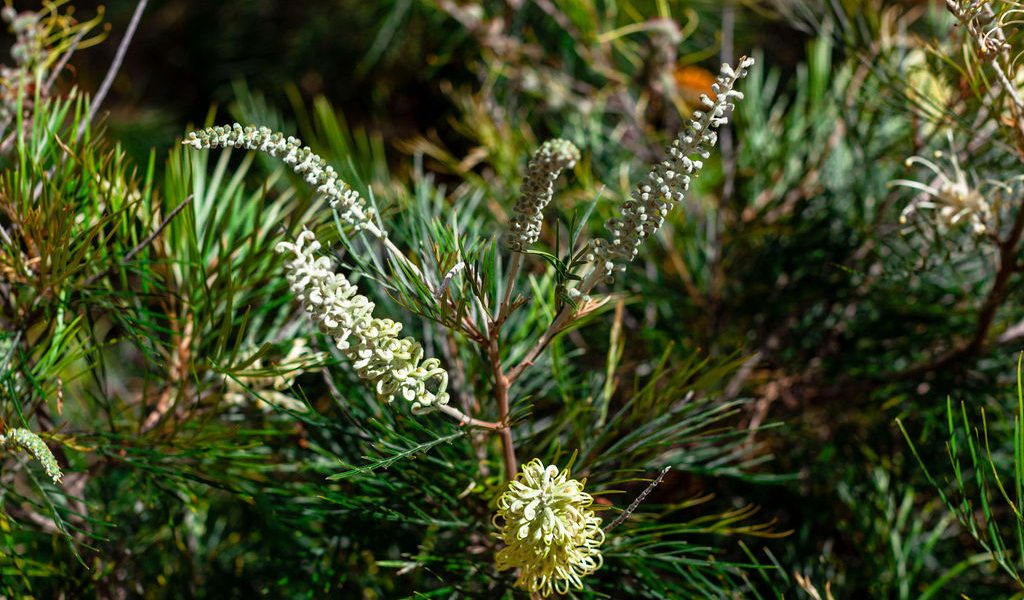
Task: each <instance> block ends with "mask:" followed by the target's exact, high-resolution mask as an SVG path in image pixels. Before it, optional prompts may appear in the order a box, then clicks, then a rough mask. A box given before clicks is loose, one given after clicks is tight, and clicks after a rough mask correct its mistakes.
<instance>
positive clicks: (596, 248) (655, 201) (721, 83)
mask: <svg viewBox="0 0 1024 600" xmlns="http://www.w3.org/2000/svg"><path fill="white" fill-rule="evenodd" d="M753 64H754V59H752V58H748V57H743V58H741V59H740V60H739V63H738V64H737V65H736V68H735V69H733V67H731V66H730V65H728V64H723V65H722V70H721V72H720V74H719V75H718V78H717V79H716V80H715V83H714V84H712V85H711V89H712V91H714V92H715V99H714V100H712V99H711V98H709V97H708V96H706V95H702V96H701V98H700V100H701V103H702V104H703V105H704V107H705V109H706V110H704V111H694V113H693V120H692V121H691V122H690V123H689V125H688V126H687V129H685V130H684V131H683V133H681V134H679V137H678V138H676V140H675V141H673V142H672V145H671V146H669V148H668V159H667V160H663V161H661V162H660V163H657V164H655V165H654V167H653V168H652V169H651V170H650V171H649V172H648V173H647V179H646V181H644V182H643V183H641V184H639V185H638V186H636V188H635V189H634V190H633V193H632V195H631V198H630V199H629V200H627V201H626V202H625V203H623V205H622V216H621V217H619V218H617V219H611V220H609V221H608V223H607V224H606V227H607V228H608V232H609V234H610V239H608V240H603V239H598V240H594V241H593V242H592V246H591V252H590V259H591V260H593V261H594V262H596V263H597V268H599V269H603V270H604V271H605V272H606V273H607V274H608V275H611V273H612V272H613V271H616V270H619V271H622V270H624V269H625V263H627V262H630V261H632V260H633V259H634V258H636V255H637V253H638V252H639V250H640V245H641V244H643V243H644V241H646V240H647V238H649V237H650V236H651V235H653V234H654V232H656V231H657V230H658V229H659V228H660V227H661V225H662V224H663V223H664V222H665V216H666V215H668V213H669V211H670V210H672V207H673V206H674V205H675V204H676V203H679V202H682V201H683V200H684V199H685V198H686V192H687V190H689V189H690V180H691V178H693V177H695V176H697V175H698V174H699V172H700V170H701V169H702V168H703V167H704V162H703V159H706V158H708V156H710V148H712V147H714V145H715V144H716V143H718V133H717V132H716V129H718V128H719V127H721V126H723V125H725V124H726V123H728V122H729V118H728V114H729V111H731V110H732V109H733V107H734V105H733V103H732V101H733V100H740V99H742V98H743V94H742V93H740V92H738V91H736V90H734V89H733V86H735V85H736V82H737V81H739V80H740V79H742V78H744V77H746V76H747V69H748V68H749V67H750V66H752V65H753Z"/></svg>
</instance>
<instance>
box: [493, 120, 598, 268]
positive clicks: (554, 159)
mask: <svg viewBox="0 0 1024 600" xmlns="http://www.w3.org/2000/svg"><path fill="white" fill-rule="evenodd" d="M579 159H580V151H579V149H578V148H576V146H575V145H573V143H572V142H570V141H568V140H563V139H554V140H548V141H546V142H544V144H543V145H541V147H540V148H538V149H537V151H536V152H534V153H533V157H532V158H531V159H530V164H529V165H528V166H527V169H526V177H525V178H524V179H523V185H522V187H521V188H520V190H519V199H518V200H516V205H515V207H513V209H512V210H513V212H514V213H515V216H513V217H512V221H511V222H510V223H509V233H508V237H507V238H506V241H507V243H508V247H509V248H510V249H512V250H514V251H515V252H522V251H523V249H525V248H526V246H529V245H530V244H533V243H534V242H536V241H537V238H539V237H540V227H541V218H542V213H543V212H544V207H546V206H547V205H548V203H549V202H551V197H552V196H553V195H554V193H555V180H557V179H558V176H559V175H561V173H562V171H563V170H564V169H571V168H573V167H575V166H576V161H578V160H579Z"/></svg>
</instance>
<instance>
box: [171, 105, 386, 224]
mask: <svg viewBox="0 0 1024 600" xmlns="http://www.w3.org/2000/svg"><path fill="white" fill-rule="evenodd" d="M181 143H182V144H184V145H186V146H192V147H193V148H196V149H198V150H207V149H211V148H219V147H223V148H243V149H245V150H258V151H260V152H265V153H267V154H269V155H270V156H273V157H281V159H282V160H284V162H285V164H288V165H290V166H291V167H292V170H293V171H295V173H297V174H298V175H301V176H302V177H303V178H305V180H306V182H307V183H309V184H310V185H313V186H316V191H317V192H319V193H321V194H323V195H324V196H326V197H327V200H328V202H329V203H330V205H331V208H333V209H335V210H336V211H337V212H338V216H339V218H341V220H342V221H344V222H345V223H347V224H349V225H351V226H352V227H354V228H355V229H356V230H357V231H358V230H366V231H368V232H370V233H371V234H373V235H374V236H376V237H379V238H382V237H385V236H386V235H387V234H386V233H385V232H384V231H382V230H381V229H380V228H378V227H377V226H376V225H375V224H374V223H373V219H372V216H373V212H372V211H371V210H370V209H368V208H367V206H366V201H365V200H363V198H362V197H361V196H360V195H359V192H357V191H355V190H354V189H352V187H351V186H349V185H348V184H347V183H345V182H344V181H342V180H341V179H339V177H338V173H337V172H336V171H335V170H334V167H331V166H330V165H328V164H327V161H325V160H324V159H322V158H320V157H319V156H317V155H316V154H314V153H313V150H312V149H310V147H309V146H303V145H302V141H301V140H299V139H298V138H295V137H291V136H288V137H285V135H284V134H283V133H277V132H273V131H271V130H270V128H268V127H252V126H250V127H242V126H241V125H240V124H238V123H234V124H233V125H230V126H217V127H209V128H207V129H201V130H199V131H192V132H190V133H189V134H188V135H186V136H185V139H184V140H183V141H182V142H181Z"/></svg>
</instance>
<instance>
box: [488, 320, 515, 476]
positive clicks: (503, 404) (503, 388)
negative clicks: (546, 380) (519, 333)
mask: <svg viewBox="0 0 1024 600" xmlns="http://www.w3.org/2000/svg"><path fill="white" fill-rule="evenodd" d="M487 356H488V358H489V359H490V361H491V373H492V374H493V375H494V396H495V398H496V399H497V401H498V423H500V424H501V425H502V427H501V429H498V433H499V434H501V450H502V454H503V455H504V457H505V473H506V475H507V477H508V479H509V480H510V481H511V480H512V479H515V476H516V472H517V471H518V470H519V465H518V463H517V461H516V447H515V444H514V443H513V441H512V426H511V424H510V423H509V420H508V412H509V407H508V388H509V385H510V383H511V382H510V381H509V378H508V377H507V376H506V375H505V372H504V371H503V370H502V369H501V354H500V352H499V348H498V329H497V328H496V327H492V328H491V331H490V336H489V338H488V341H487Z"/></svg>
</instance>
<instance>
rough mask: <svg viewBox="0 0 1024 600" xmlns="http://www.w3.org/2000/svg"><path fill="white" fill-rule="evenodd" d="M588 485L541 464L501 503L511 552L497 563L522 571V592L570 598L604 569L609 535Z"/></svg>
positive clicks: (527, 470) (497, 522)
mask: <svg viewBox="0 0 1024 600" xmlns="http://www.w3.org/2000/svg"><path fill="white" fill-rule="evenodd" d="M585 481H586V480H584V481H579V480H576V479H571V478H570V476H569V470H568V469H563V470H562V471H561V472H559V470H558V467H555V466H553V465H550V466H547V467H545V466H544V463H542V462H541V461H540V459H536V458H535V459H533V460H532V461H530V462H529V463H527V464H525V465H523V468H522V471H520V472H519V474H518V475H516V478H515V479H514V480H512V481H510V482H509V484H508V489H507V490H506V491H505V493H504V494H502V495H501V497H500V498H498V513H497V514H496V515H494V520H493V522H494V526H495V527H498V528H499V529H501V533H500V534H499V535H500V537H501V539H502V541H504V542H505V545H506V546H505V548H502V549H501V550H500V551H499V552H498V554H497V556H496V557H495V561H496V562H497V565H498V569H499V570H501V571H504V570H506V569H516V568H518V569H519V577H518V579H516V586H518V587H520V588H523V589H525V590H528V591H530V592H531V593H539V594H540V595H541V596H544V597H547V596H550V595H551V592H552V591H555V592H558V593H559V594H565V593H568V591H569V588H570V587H572V588H575V589H577V590H582V589H583V581H582V578H583V577H585V576H587V575H589V574H591V573H593V572H594V571H596V570H597V569H599V568H600V567H601V564H602V563H603V559H602V558H601V550H600V548H601V544H602V543H603V542H604V531H602V530H601V518H600V517H597V516H595V515H594V511H593V510H591V508H590V505H591V504H593V502H594V499H593V497H591V495H590V494H587V493H585V492H584V491H583V486H584V483H585Z"/></svg>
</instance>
